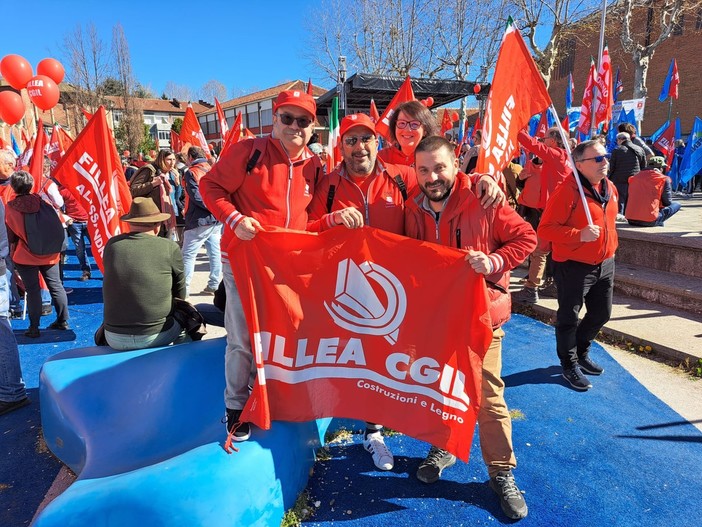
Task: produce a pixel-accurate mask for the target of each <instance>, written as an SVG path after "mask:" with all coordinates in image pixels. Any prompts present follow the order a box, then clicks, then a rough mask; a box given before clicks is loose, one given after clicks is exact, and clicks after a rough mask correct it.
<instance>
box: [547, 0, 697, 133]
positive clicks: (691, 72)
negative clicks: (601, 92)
mask: <svg viewBox="0 0 702 527" xmlns="http://www.w3.org/2000/svg"><path fill="white" fill-rule="evenodd" d="M655 3H656V2H655V1H654V4H653V5H654V7H652V8H651V9H653V11H651V12H649V8H643V7H642V8H639V9H637V10H635V11H634V14H633V20H632V31H634V32H636V33H639V34H641V33H643V32H644V30H645V28H646V26H647V23H648V24H649V27H650V29H651V33H650V35H651V37H650V38H651V40H652V41H653V40H655V38H656V37H657V36H658V33H657V31H658V26H657V16H656V12H655ZM609 11H610V10H608V13H607V19H606V23H605V28H606V29H605V42H606V43H607V44H608V46H609V53H610V56H611V60H612V74H613V76H614V75H616V71H617V67H619V69H620V75H621V79H622V83H623V87H624V91H623V92H622V93H620V94H619V96H618V98H619V100H625V99H632V98H633V82H634V72H635V68H634V64H633V59H632V56H631V54H629V53H626V52H625V51H624V50H623V49H622V44H621V40H620V33H621V23H620V21H619V19H618V17H617V16H615V15H614V14H610V13H609ZM649 17H650V18H649ZM599 20H600V14H599V13H597V14H595V15H593V16H592V17H588V18H587V19H585V20H583V21H582V22H581V23H579V24H576V28H575V35H574V36H572V37H569V38H567V39H566V41H565V42H564V45H563V53H562V58H561V59H560V60H559V61H558V62H557V63H556V66H555V69H554V72H553V75H552V78H551V85H550V87H549V92H550V94H551V98H552V99H553V102H554V105H555V107H556V110H557V111H558V112H559V113H560V114H561V115H563V113H562V112H563V111H564V108H565V92H566V87H567V84H568V74H569V73H571V72H572V73H573V83H574V85H575V95H574V97H573V104H574V105H576V106H577V105H579V104H580V102H581V101H582V96H583V90H584V89H585V82H586V78H587V74H588V71H589V69H590V57H591V56H592V57H594V58H595V61H596V62H597V54H598V51H599V27H600V24H599ZM673 58H675V59H676V60H677V64H678V72H679V75H680V86H679V94H680V97H679V99H678V100H674V101H673V109H672V114H671V118H672V119H675V118H676V117H680V123H681V127H682V133H683V135H685V134H688V133H689V132H690V129H691V128H692V123H693V122H694V119H695V116H700V117H702V98H700V97H699V96H698V89H699V86H701V85H702V10H700V11H698V12H696V13H690V12H688V13H686V14H685V16H684V18H683V20H682V21H681V23H680V24H679V25H678V27H676V29H674V31H673V34H672V35H671V36H670V37H669V38H668V39H667V40H666V41H665V42H663V43H662V44H661V45H660V46H659V47H658V48H657V49H656V51H655V54H654V55H653V57H652V58H651V61H650V63H649V68H648V76H647V79H646V87H647V89H648V95H647V98H646V108H645V113H644V120H643V124H642V126H641V134H642V135H648V134H650V133H652V132H654V131H655V130H656V129H657V128H658V127H659V126H660V125H661V124H663V123H664V122H665V121H666V119H668V105H669V103H668V100H666V101H665V102H660V101H659V100H658V95H659V94H660V92H661V87H662V86H663V82H664V80H665V77H666V75H667V74H668V68H669V66H670V61H671V60H672V59H673Z"/></svg>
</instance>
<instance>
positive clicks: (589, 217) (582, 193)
mask: <svg viewBox="0 0 702 527" xmlns="http://www.w3.org/2000/svg"><path fill="white" fill-rule="evenodd" d="M548 109H549V110H551V114H552V115H553V117H554V118H555V120H556V126H558V131H559V132H560V134H561V141H562V142H563V147H564V148H565V151H566V154H567V155H568V162H569V163H570V167H571V168H572V169H573V176H574V177H575V183H577V185H578V193H579V194H580V200H581V201H582V203H583V209H584V210H585V217H586V218H587V224H588V225H589V226H593V225H594V223H593V221H592V215H591V214H590V208H589V207H588V206H587V198H586V197H585V191H584V190H583V184H582V183H581V182H580V174H578V169H577V168H575V161H573V153H572V152H571V150H570V142H569V141H568V136H567V135H566V133H565V130H563V126H561V121H560V120H559V119H558V112H556V109H555V108H554V107H553V103H551V106H549V107H548Z"/></svg>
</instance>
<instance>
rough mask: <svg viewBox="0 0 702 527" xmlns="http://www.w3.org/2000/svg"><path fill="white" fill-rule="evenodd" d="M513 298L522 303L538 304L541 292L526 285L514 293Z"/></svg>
mask: <svg viewBox="0 0 702 527" xmlns="http://www.w3.org/2000/svg"><path fill="white" fill-rule="evenodd" d="M512 300H514V301H515V302H519V303H520V304H536V303H537V302H538V301H539V293H538V292H537V291H536V289H534V288H533V287H524V288H523V289H521V290H520V291H517V292H516V293H512Z"/></svg>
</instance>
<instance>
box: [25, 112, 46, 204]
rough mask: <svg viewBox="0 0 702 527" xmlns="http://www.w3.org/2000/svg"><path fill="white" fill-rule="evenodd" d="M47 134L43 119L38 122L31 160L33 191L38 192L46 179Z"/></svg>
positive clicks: (30, 170)
mask: <svg viewBox="0 0 702 527" xmlns="http://www.w3.org/2000/svg"><path fill="white" fill-rule="evenodd" d="M46 143H47V140H46V134H45V133H44V123H43V122H42V120H41V119H39V121H38V122H37V140H36V141H35V142H34V149H33V152H32V159H31V161H30V162H29V173H30V174H31V175H32V177H33V178H34V186H33V187H32V193H34V194H38V193H39V191H40V190H41V184H42V180H43V179H44V149H45V147H46Z"/></svg>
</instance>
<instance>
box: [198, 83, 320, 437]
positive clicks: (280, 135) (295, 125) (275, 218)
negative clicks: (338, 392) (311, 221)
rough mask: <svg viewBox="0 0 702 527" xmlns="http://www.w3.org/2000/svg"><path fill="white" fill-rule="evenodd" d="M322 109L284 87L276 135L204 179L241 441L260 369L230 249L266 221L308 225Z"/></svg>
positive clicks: (240, 148) (229, 406) (248, 144)
mask: <svg viewBox="0 0 702 527" xmlns="http://www.w3.org/2000/svg"><path fill="white" fill-rule="evenodd" d="M316 112H317V105H316V103H315V101H314V98H313V97H312V96H311V95H308V94H307V93H305V92H304V91H300V90H287V91H283V92H280V94H279V95H278V98H277V99H276V101H275V104H274V105H273V131H272V133H271V135H270V136H267V137H263V138H256V139H253V140H249V141H240V142H238V143H236V144H234V145H232V146H231V147H229V148H228V149H227V150H226V151H225V152H224V155H222V156H221V157H220V159H219V161H218V162H217V163H216V164H215V165H214V167H213V168H212V170H210V171H209V172H208V173H207V174H205V175H204V176H203V177H202V180H201V181H200V193H201V194H202V199H203V201H204V204H205V206H206V207H207V209H208V210H209V211H210V212H212V214H213V215H214V216H215V218H216V219H217V220H218V221H220V222H221V223H223V224H224V232H223V233H222V242H221V247H222V263H223V265H222V274H223V277H224V285H225V289H226V293H227V304H226V309H225V314H224V325H225V328H226V330H227V347H226V352H225V359H224V364H225V366H224V367H225V379H226V388H225V392H224V402H225V406H226V418H227V431H228V432H230V433H232V438H233V440H235V441H245V440H247V439H248V438H249V436H250V427H249V424H248V423H239V417H240V415H241V410H242V409H243V408H244V405H245V403H246V401H247V400H248V398H249V394H250V388H249V387H250V386H253V382H254V379H255V375H256V368H255V363H254V360H253V354H252V351H251V342H250V340H249V332H248V329H247V326H246V319H245V317H244V311H243V308H242V306H241V298H240V296H239V292H238V289H237V284H236V283H235V282H234V276H233V274H232V267H231V263H230V261H229V255H228V253H227V249H228V247H229V244H230V243H231V241H232V240H233V239H234V237H235V236H236V237H237V238H239V239H241V240H251V239H252V238H253V237H254V236H256V233H257V232H258V231H259V229H260V228H261V226H262V225H271V226H276V227H285V228H288V229H297V230H305V227H306V226H307V206H308V205H309V203H310V201H311V199H312V194H313V192H314V187H315V183H316V181H317V179H318V178H319V177H320V176H321V175H322V165H321V162H320V160H319V158H318V157H317V156H316V155H314V154H313V153H312V152H310V151H309V150H308V149H307V148H306V146H305V145H306V144H307V143H308V142H309V140H310V137H311V136H312V131H313V128H314V126H313V124H314V120H315V115H316Z"/></svg>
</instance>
